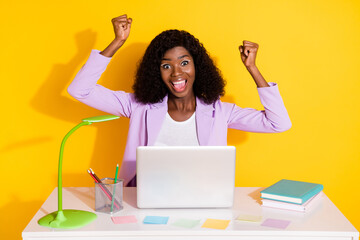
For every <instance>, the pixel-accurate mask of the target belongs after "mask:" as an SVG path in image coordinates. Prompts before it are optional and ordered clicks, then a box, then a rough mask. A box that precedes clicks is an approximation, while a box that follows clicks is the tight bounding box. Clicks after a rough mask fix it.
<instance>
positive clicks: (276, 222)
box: [261, 218, 290, 229]
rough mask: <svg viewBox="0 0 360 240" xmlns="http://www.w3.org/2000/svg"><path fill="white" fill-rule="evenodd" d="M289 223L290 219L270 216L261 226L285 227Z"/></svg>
mask: <svg viewBox="0 0 360 240" xmlns="http://www.w3.org/2000/svg"><path fill="white" fill-rule="evenodd" d="M289 224H290V221H286V220H280V219H272V218H268V219H266V220H265V221H264V222H263V223H262V224H261V226H266V227H273V228H281V229H285V228H287V226H289Z"/></svg>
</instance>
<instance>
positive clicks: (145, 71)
mask: <svg viewBox="0 0 360 240" xmlns="http://www.w3.org/2000/svg"><path fill="white" fill-rule="evenodd" d="M179 46H181V47H184V48H185V49H186V50H187V51H188V52H189V53H190V54H191V56H192V58H193V59H194V65H195V82H194V85H193V90H194V94H195V96H196V97H198V98H200V99H201V100H203V101H204V102H205V103H207V104H211V103H214V102H215V101H216V100H218V99H219V97H220V96H223V95H224V93H225V90H224V88H225V84H226V83H225V80H224V79H223V77H222V76H221V73H220V70H219V69H218V68H217V67H216V66H215V64H214V62H213V60H212V59H211V58H210V56H209V54H208V53H207V51H206V49H205V48H204V46H203V44H202V43H200V42H199V40H198V39H197V38H195V37H194V36H193V35H191V34H190V33H188V32H186V31H183V30H167V31H164V32H162V33H160V34H159V35H157V36H156V37H155V38H154V39H153V40H152V41H151V43H150V44H149V46H148V47H147V49H146V51H145V54H144V56H143V58H142V60H141V61H140V63H139V65H138V69H137V72H136V75H135V82H134V85H133V90H134V93H135V98H136V100H137V101H139V102H141V103H144V104H147V103H157V102H161V101H162V100H163V98H164V97H165V96H166V95H167V94H168V92H169V91H168V89H167V87H166V85H165V83H164V82H163V81H162V79H161V73H160V64H161V60H162V58H163V56H164V54H165V52H166V51H168V50H169V49H172V48H174V47H179Z"/></svg>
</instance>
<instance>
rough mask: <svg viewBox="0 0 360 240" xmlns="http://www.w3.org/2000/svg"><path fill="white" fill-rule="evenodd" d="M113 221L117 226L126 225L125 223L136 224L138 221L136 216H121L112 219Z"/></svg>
mask: <svg viewBox="0 0 360 240" xmlns="http://www.w3.org/2000/svg"><path fill="white" fill-rule="evenodd" d="M111 219H112V221H113V222H114V223H115V224H125V223H136V222H137V219H136V217H135V216H133V215H131V216H119V217H111Z"/></svg>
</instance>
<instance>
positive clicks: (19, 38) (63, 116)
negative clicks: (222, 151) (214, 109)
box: [0, 0, 360, 239]
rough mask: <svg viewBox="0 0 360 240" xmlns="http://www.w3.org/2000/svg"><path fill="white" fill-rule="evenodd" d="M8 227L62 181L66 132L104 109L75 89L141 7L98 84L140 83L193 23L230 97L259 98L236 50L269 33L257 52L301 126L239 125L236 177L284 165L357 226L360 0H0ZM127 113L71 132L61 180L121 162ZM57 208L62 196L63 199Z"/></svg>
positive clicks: (5, 232) (17, 233) (72, 181)
mask: <svg viewBox="0 0 360 240" xmlns="http://www.w3.org/2000/svg"><path fill="white" fill-rule="evenodd" d="M0 11H1V14H0V26H1V28H0V29H1V33H0V34H1V37H0V46H1V58H0V61H1V62H0V74H1V75H0V76H1V78H0V79H1V88H0V91H1V93H0V96H1V106H2V107H1V111H2V113H1V118H0V119H1V120H0V121H1V130H0V131H1V138H0V159H1V160H0V161H1V162H0V171H1V172H0V173H1V175H0V176H1V180H2V181H1V198H0V216H1V218H0V219H1V220H0V221H1V222H0V228H1V233H0V235H1V236H2V238H4V239H20V238H21V232H22V230H23V229H24V228H25V226H26V224H27V223H28V221H29V220H30V219H31V218H32V216H33V215H34V214H35V212H36V211H37V210H38V209H39V208H40V206H41V204H42V203H43V201H44V200H45V199H46V198H47V196H48V195H49V194H50V192H51V191H52V190H53V189H54V188H55V187H56V186H57V161H58V152H59V147H60V142H61V140H62V138H63V136H64V135H65V134H66V133H67V132H68V131H69V130H70V129H71V128H72V127H73V126H75V125H76V124H77V123H78V122H79V121H80V119H82V118H85V117H89V116H95V115H101V114H103V112H99V111H97V110H94V109H91V108H90V107H87V106H85V105H83V104H81V103H79V102H77V101H75V100H73V99H72V98H71V97H70V96H69V95H68V94H67V92H66V88H67V86H68V85H69V83H70V82H71V80H72V79H73V78H74V76H75V74H76V72H77V71H78V70H79V69H80V67H81V66H82V64H84V62H85V61H86V59H87V57H88V55H89V53H90V50H91V49H93V48H95V49H100V50H102V49H103V48H105V47H106V46H107V44H108V43H109V42H110V41H111V40H112V38H113V30H112V25H111V21H110V20H111V18H112V17H116V16H118V15H121V14H123V13H127V14H128V15H129V16H131V17H132V18H133V19H134V22H133V26H132V30H131V35H130V38H129V39H128V41H127V42H126V45H124V47H123V48H122V49H121V50H120V51H119V52H118V54H117V55H116V56H115V57H114V59H113V61H112V62H111V64H110V66H109V67H108V71H107V72H106V73H105V74H104V75H103V78H102V79H101V84H103V85H105V86H107V87H109V88H112V89H123V90H126V91H131V85H132V82H133V74H134V71H135V69H136V64H137V62H138V60H139V58H140V57H141V55H142V54H143V52H144V50H145V48H146V46H147V44H148V43H149V41H150V40H151V39H152V38H153V37H155V35H157V34H158V33H160V32H161V31H163V30H166V29H170V28H178V29H184V30H187V31H189V32H191V33H193V34H194V35H195V36H196V37H198V38H199V39H200V40H201V42H203V43H204V45H205V47H206V48H207V50H208V51H209V52H210V54H211V56H212V57H213V58H214V59H215V61H216V63H217V64H218V66H219V68H220V69H221V70H222V73H223V75H224V77H225V78H226V80H227V82H228V84H227V88H226V90H227V92H226V96H225V97H224V100H226V101H232V102H235V103H237V104H238V105H239V106H242V107H254V108H261V105H260V103H259V97H258V95H257V92H256V88H255V84H254V83H253V80H252V79H251V77H250V75H249V74H248V72H247V71H246V70H245V68H244V66H243V65H242V62H241V60H240V58H239V52H238V49H237V48H238V45H240V44H241V42H242V40H250V41H255V42H257V43H259V45H260V49H259V53H258V58H257V64H258V66H259V68H260V70H261V71H262V73H263V75H264V76H265V78H266V79H267V80H268V81H274V82H277V83H278V84H279V88H280V91H281V94H282V96H283V99H284V101H285V104H286V107H287V109H288V112H289V114H290V117H291V120H292V123H293V127H292V128H291V130H289V131H287V132H284V133H280V134H255V133H244V132H237V131H230V133H229V144H231V145H236V147H237V157H238V159H237V171H236V185H237V186H268V185H271V184H273V183H274V182H276V181H278V180H279V179H282V178H287V179H293V180H303V181H310V182H316V183H322V184H323V185H324V191H325V193H326V194H327V195H328V196H329V197H330V199H331V200H332V201H333V202H334V203H335V204H336V206H337V207H338V208H339V209H340V210H341V211H342V213H343V214H344V215H345V216H346V217H347V218H348V219H349V220H350V221H351V222H352V224H353V225H354V226H355V227H356V228H357V229H360V217H359V213H360V207H359V199H360V193H359V192H360V191H359V182H360V181H359V180H360V177H359V170H360V167H359V166H360V164H359V160H360V154H359V153H360V150H359V142H360V139H359V136H360V134H359V131H360V120H359V117H360V107H359V100H358V97H359V91H360V76H359V67H360V64H359V60H358V58H359V56H360V47H359V43H360V2H359V1H357V0H352V1H351V0H342V1H338V0H336V1H335V0H319V1H313V0H291V1H289V0H282V1H281V0H272V1H270V0H256V1H254V0H236V1H235V0H234V1H226V0H223V1H209V0H207V1H205V0H204V1H199V0H197V1H194V0H190V1H188V0H183V1H154V0H152V1H106V0H102V1H93V0H86V1H85V0H84V1H1V10H0ZM127 126H128V120H127V119H120V120H117V121H113V122H108V123H101V124H96V125H92V126H88V127H83V128H81V129H80V130H78V131H77V132H76V133H75V134H74V135H73V136H72V137H71V138H70V139H69V140H68V142H67V146H66V149H65V155H64V166H63V177H64V186H93V183H92V181H91V179H90V177H89V176H88V175H87V172H86V170H87V168H89V167H92V168H93V169H95V170H96V172H97V173H98V175H99V176H101V177H105V176H112V175H113V174H114V170H115V165H116V163H118V162H120V161H121V158H122V155H123V151H124V146H125V142H126V135H127ZM54 210H56V209H54Z"/></svg>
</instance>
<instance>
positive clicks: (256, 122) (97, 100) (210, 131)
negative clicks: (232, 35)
mask: <svg viewBox="0 0 360 240" xmlns="http://www.w3.org/2000/svg"><path fill="white" fill-rule="evenodd" d="M112 23H113V27H114V32H115V39H114V40H113V41H112V42H111V43H110V44H109V46H108V47H107V48H106V49H105V50H104V51H102V52H99V51H97V50H93V51H92V53H91V55H90V57H89V59H88V61H87V62H86V64H85V65H84V66H83V68H82V69H81V70H80V71H79V73H78V74H77V75H76V77H75V79H74V80H73V82H72V83H71V85H70V86H69V88H68V92H69V94H70V95H72V96H73V97H74V98H76V99H78V100H79V101H81V102H83V103H85V104H87V105H89V106H92V107H94V108H97V109H99V110H102V111H105V112H108V113H111V114H114V115H118V116H124V117H128V118H130V125H129V132H128V138H127V144H126V148H125V154H124V159H123V164H122V167H121V171H120V177H121V178H123V179H124V181H125V184H126V185H127V186H136V178H135V176H136V163H135V161H136V147H138V146H152V145H203V146H206V145H207V146H210V145H213V146H215V145H227V129H228V128H234V129H239V130H243V131H250V132H282V131H285V130H287V129H289V128H290V127H291V122H290V119H289V116H288V114H287V111H286V109H285V106H284V104H283V101H282V99H281V96H280V94H279V91H278V87H277V85H276V84H274V83H267V82H266V81H265V79H264V78H263V77H262V75H261V74H260V71H259V70H258V68H257V67H256V65H255V58H256V53H257V50H258V45H257V44H256V43H252V42H249V41H244V44H243V45H242V46H240V47H239V49H240V52H241V59H242V61H243V63H244V65H245V66H246V68H247V70H248V71H249V73H250V74H251V76H252V77H253V79H254V81H255V83H256V85H257V87H258V92H259V96H260V100H261V102H262V104H263V105H264V108H265V110H264V111H257V110H255V109H250V108H240V107H238V106H236V105H235V104H231V103H224V102H221V101H220V100H219V97H220V96H222V95H223V94H224V86H225V82H224V80H223V78H222V77H221V75H220V73H219V71H218V69H217V68H216V67H215V65H214V64H213V62H212V60H211V58H210V57H209V55H208V54H207V52H206V50H205V48H204V47H203V46H202V44H201V43H199V41H198V40H197V39H196V38H195V37H194V36H192V35H191V34H189V33H187V32H185V31H178V30H168V31H164V32H163V33H161V34H159V35H158V36H157V37H155V38H154V40H152V42H151V43H150V45H149V46H148V48H147V50H146V52H145V54H144V56H143V59H142V61H141V63H140V65H139V68H138V71H137V74H136V79H135V83H134V85H133V89H134V93H126V92H123V91H112V90H109V89H107V88H104V87H103V86H100V85H98V84H96V82H97V81H98V79H99V78H100V76H101V74H102V73H103V72H104V71H105V69H106V66H107V64H108V63H109V62H110V60H111V57H112V56H113V55H114V54H115V53H116V52H117V50H118V49H119V48H120V47H121V46H122V45H123V44H124V43H125V41H126V39H127V38H128V37H129V33H130V28H131V23H132V19H131V18H128V17H127V16H126V15H122V16H120V17H117V18H114V19H113V20H112Z"/></svg>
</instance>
